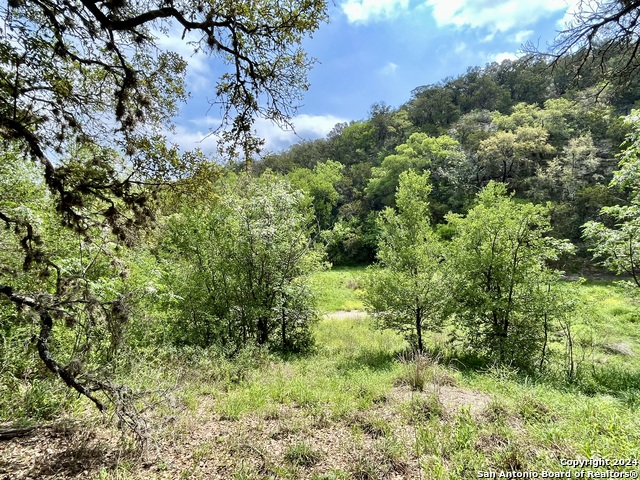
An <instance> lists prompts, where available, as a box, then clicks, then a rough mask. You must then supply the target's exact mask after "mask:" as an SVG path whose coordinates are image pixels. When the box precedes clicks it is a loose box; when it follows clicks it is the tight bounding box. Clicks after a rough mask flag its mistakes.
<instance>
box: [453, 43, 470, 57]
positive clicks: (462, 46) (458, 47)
mask: <svg viewBox="0 0 640 480" xmlns="http://www.w3.org/2000/svg"><path fill="white" fill-rule="evenodd" d="M466 50H467V44H466V43H464V42H459V43H457V44H456V46H455V47H454V48H453V51H454V52H455V53H456V55H460V54H461V53H462V52H464V51H466Z"/></svg>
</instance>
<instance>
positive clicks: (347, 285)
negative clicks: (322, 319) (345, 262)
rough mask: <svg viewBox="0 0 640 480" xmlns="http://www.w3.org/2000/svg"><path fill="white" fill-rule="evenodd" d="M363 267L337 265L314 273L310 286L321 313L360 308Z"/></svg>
mask: <svg viewBox="0 0 640 480" xmlns="http://www.w3.org/2000/svg"><path fill="white" fill-rule="evenodd" d="M364 271H365V267H339V268H333V269H331V270H326V271H324V272H319V273H316V274H315V275H314V276H313V278H312V281H311V286H312V289H313V291H314V293H315V294H316V296H317V298H318V308H319V309H320V311H321V312H323V313H328V312H336V311H339V310H345V311H349V310H362V308H363V304H362V297H361V293H362V275H363V273H364Z"/></svg>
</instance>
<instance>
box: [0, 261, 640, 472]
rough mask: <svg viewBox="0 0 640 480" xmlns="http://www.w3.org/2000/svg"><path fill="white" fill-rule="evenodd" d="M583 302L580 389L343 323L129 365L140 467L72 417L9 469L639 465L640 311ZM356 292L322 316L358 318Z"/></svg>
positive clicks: (6, 459)
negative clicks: (286, 340) (137, 404)
mask: <svg viewBox="0 0 640 480" xmlns="http://www.w3.org/2000/svg"><path fill="white" fill-rule="evenodd" d="M357 271H358V270H356V271H355V272H353V271H350V270H348V271H339V272H338V273H337V274H335V275H334V272H330V273H331V274H332V275H334V277H331V275H327V274H326V272H325V274H324V275H325V277H324V278H325V280H326V281H328V280H331V278H333V279H334V280H336V279H340V278H344V276H346V275H347V273H348V274H350V275H353V274H355V273H357ZM336 289H337V287H336ZM580 291H581V295H583V296H584V298H585V299H586V300H588V301H590V302H592V303H591V304H590V305H589V307H588V308H587V309H585V312H586V313H584V312H583V313H582V315H583V316H584V318H582V319H579V320H580V322H578V319H576V323H580V325H579V327H580V329H582V330H581V332H580V335H579V337H580V338H581V339H583V340H584V342H585V345H583V346H582V347H581V349H582V350H581V351H585V352H587V353H586V354H585V357H584V359H583V360H582V363H581V369H580V372H579V377H578V378H577V379H576V381H575V382H573V383H567V382H566V381H562V380H561V379H560V378H559V377H558V376H555V375H553V374H548V375H545V376H538V377H527V376H524V375H520V374H518V373H516V372H514V371H513V370H511V369H509V368H507V367H495V366H494V367H491V366H485V367H483V368H481V369H477V368H476V369H472V368H468V367H465V366H464V364H463V363H461V362H459V361H453V360H452V359H451V358H448V357H447V356H446V355H444V354H439V355H434V356H431V357H429V356H418V357H416V356H414V355H411V354H409V353H407V352H406V344H405V342H404V341H403V339H402V338H401V337H399V336H398V335H397V334H395V333H394V332H390V331H378V330H375V329H374V328H373V325H372V322H371V321H370V320H369V319H368V318H366V317H362V316H361V317H357V316H354V315H337V316H332V317H325V318H324V319H323V320H321V322H320V323H319V324H318V325H317V326H316V330H315V336H316V341H317V345H318V347H317V349H316V351H315V352H314V353H313V354H310V355H306V356H294V357H289V358H281V357H277V356H274V355H271V354H268V353H266V352H264V351H261V350H256V349H253V350H247V351H245V352H242V353H241V354H240V355H239V356H238V358H236V359H235V360H234V361H229V360H227V359H225V358H222V357H221V356H219V355H218V354H216V353H215V352H213V351H197V350H194V351H191V352H186V351H181V352H165V353H164V354H163V355H162V356H161V357H157V358H156V360H155V361H153V362H151V361H149V359H147V360H146V361H139V363H137V364H135V365H132V366H131V370H130V371H131V372H132V373H131V374H129V378H127V380H128V381H129V382H133V383H134V384H135V385H136V388H138V389H146V390H151V391H153V392H154V393H153V394H151V395H150V396H149V397H148V398H147V401H149V400H151V404H152V405H155V406H154V407H153V408H152V409H150V410H149V411H148V412H147V415H148V416H149V421H150V425H152V426H153V443H152V447H150V449H149V451H148V452H147V453H146V454H145V457H144V458H142V459H140V458H138V457H136V456H133V455H132V454H131V452H130V448H129V449H128V447H130V445H128V444H127V442H126V441H124V440H120V441H119V440H118V436H117V434H115V435H114V433H115V431H114V429H113V428H112V427H110V426H109V425H110V424H107V425H100V422H101V421H102V420H101V419H100V418H101V417H97V416H96V415H95V413H93V412H92V411H85V412H84V413H83V412H78V411H77V408H76V410H75V411H73V412H70V415H74V416H75V418H76V419H78V418H80V419H81V420H80V421H79V423H78V424H77V426H75V427H73V426H72V427H69V428H68V429H67V430H65V432H67V433H60V432H59V431H53V430H43V431H42V432H41V433H39V434H38V435H39V436H38V437H33V438H29V439H26V440H25V439H15V440H12V441H10V442H5V443H4V445H3V446H4V447H5V448H4V449H3V450H2V452H1V453H2V456H1V457H0V473H6V474H8V475H9V477H10V478H13V476H15V477H17V478H21V477H20V476H21V475H22V476H31V477H37V478H53V477H55V478H65V477H74V476H77V475H80V476H84V477H87V476H89V478H100V479H105V480H106V479H133V478H136V479H137V478H167V479H169V478H171V479H173V478H202V479H204V478H207V479H209V478H225V479H226V478H229V479H294V478H304V479H315V480H320V479H325V480H326V479H377V478H397V479H401V478H424V479H471V478H478V472H481V471H495V472H500V471H510V470H517V471H536V472H542V471H563V472H566V471H569V470H570V469H569V468H568V467H564V466H562V465H561V464H560V460H561V459H579V458H591V457H599V458H604V459H618V458H628V459H640V410H639V403H640V402H638V401H637V398H638V393H639V391H640V382H638V381H637V379H638V374H639V373H638V372H639V371H640V365H639V363H638V358H637V355H638V352H640V349H639V347H640V345H639V344H638V329H637V326H636V325H637V324H636V323H635V320H634V319H635V318H636V314H637V305H636V303H635V302H634V301H633V300H632V299H630V298H628V297H626V296H625V295H624V294H623V293H622V291H620V290H617V289H615V288H613V287H612V286H611V285H609V284H602V283H598V284H593V283H589V284H586V285H583V286H582V287H581V290H580ZM353 292H354V291H352V290H351V289H350V291H349V292H347V293H345V295H344V296H343V297H342V298H343V300H339V301H338V300H336V301H332V302H333V303H331V302H329V301H325V303H324V308H325V309H326V310H331V309H335V310H345V309H347V308H345V307H344V298H349V296H352V295H353ZM326 298H329V297H326ZM333 298H334V299H335V298H338V297H337V296H336V295H333ZM340 302H342V303H340ZM434 338H440V337H434ZM587 340H589V341H590V342H591V343H589V341H587ZM581 341H582V340H581ZM613 344H624V347H622V346H618V347H611V345H613ZM149 358H152V356H149ZM134 373H135V375H133V374H134ZM634 398H635V399H636V400H634ZM154 402H155V403H154ZM74 405H76V407H77V403H74ZM70 432H71V433H70ZM73 432H75V435H76V436H75V437H74V436H73V435H72V433H73ZM78 432H94V433H91V434H90V435H89V434H85V435H80V436H78V435H77V434H78ZM71 438H74V439H75V440H70V439H71ZM43 458H44V459H45V460H44V461H43V460H42V459H43ZM33 459H40V460H39V461H38V462H36V461H35V460H33ZM79 459H81V460H82V462H81V465H82V467H78V465H77V463H74V462H78V461H79ZM625 468H626V469H627V470H638V467H635V466H629V467H625ZM612 469H613V470H620V468H618V467H616V468H612ZM592 470H593V469H592ZM622 470H624V468H622ZM85 471H86V472H87V473H83V472H85Z"/></svg>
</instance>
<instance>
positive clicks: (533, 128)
mask: <svg viewBox="0 0 640 480" xmlns="http://www.w3.org/2000/svg"><path fill="white" fill-rule="evenodd" d="M589 73H590V75H584V76H581V77H580V79H579V81H578V82H576V81H575V78H574V77H573V71H572V70H569V69H566V68H565V69H563V68H562V67H560V66H556V67H555V68H551V66H550V65H549V64H548V63H546V62H543V61H533V60H530V59H528V60H527V59H523V60H518V61H508V60H505V61H504V62H502V63H501V64H497V63H493V64H489V65H486V66H484V67H473V68H469V70H468V71H467V73H465V74H464V75H461V76H460V77H457V78H450V79H445V80H443V81H441V82H439V83H438V84H434V85H426V86H420V87H417V88H415V89H414V91H413V92H412V97H411V98H410V99H408V101H407V102H406V103H405V104H404V105H402V106H400V107H399V108H392V107H389V106H387V105H383V104H378V103H374V104H373V106H372V107H371V111H370V114H369V117H368V118H367V119H365V120H362V121H356V122H351V123H349V124H346V123H345V124H338V125H336V126H335V128H334V129H333V131H332V132H331V133H330V134H329V135H328V136H327V138H326V139H320V140H314V141H308V142H302V143H299V144H297V145H294V146H293V147H291V148H290V149H288V150H287V151H285V152H282V153H278V154H272V155H267V156H266V157H265V158H263V159H262V160H260V161H258V162H256V163H255V166H254V169H255V171H256V172H258V173H260V172H262V171H264V170H265V169H270V170H272V171H274V172H277V173H280V174H282V175H285V176H286V177H287V179H288V180H289V181H290V182H291V183H292V184H293V185H295V186H297V187H298V188H301V189H303V190H304V191H305V192H307V193H308V194H310V195H312V196H313V198H314V206H315V210H316V214H317V216H318V222H319V226H320V228H321V229H323V230H326V231H327V233H326V234H325V238H326V241H327V243H328V248H329V256H330V259H331V261H333V262H334V263H335V264H353V263H368V262H371V261H373V259H374V257H375V250H376V231H375V220H374V219H375V217H376V215H377V212H379V211H381V210H382V209H383V208H384V207H387V206H394V195H395V191H396V188H397V186H398V178H399V175H400V174H401V173H402V172H403V171H406V170H409V169H414V170H416V171H418V172H423V171H430V172H431V183H432V186H433V191H432V193H431V197H430V198H431V201H430V215H431V217H432V221H433V222H435V223H441V222H442V221H443V218H444V216H445V215H446V214H447V213H448V212H455V213H462V212H464V211H466V210H467V209H468V208H469V206H470V202H471V201H472V199H473V197H474V195H475V194H476V193H477V192H478V191H479V190H480V189H482V188H483V187H484V186H485V185H486V184H487V183H488V182H489V181H491V180H495V181H499V182H503V183H505V184H506V185H507V186H508V190H509V191H510V192H515V194H516V197H517V198H520V199H523V200H526V201H532V202H536V203H546V202H551V205H550V211H551V216H552V225H553V233H552V234H553V235H554V236H556V237H558V238H568V239H570V240H571V241H572V242H574V243H576V244H577V245H579V247H580V251H579V255H580V256H581V257H587V256H588V253H587V252H586V248H585V247H584V246H583V245H582V239H581V235H582V231H581V226H582V225H583V224H584V223H585V222H586V221H588V220H593V219H595V218H596V217H597V215H598V213H599V211H600V208H601V207H603V206H606V205H612V204H617V203H625V201H626V198H625V196H624V194H623V193H621V192H619V191H615V190H610V189H609V188H608V185H609V182H610V181H611V178H612V172H613V171H614V170H615V169H616V167H617V163H618V159H617V155H618V154H619V153H620V148H621V144H622V143H623V141H624V138H625V135H626V134H627V133H628V132H629V127H628V126H625V125H624V123H623V122H622V118H621V117H622V116H624V115H628V114H629V113H630V111H631V109H632V108H633V107H634V106H635V105H636V102H637V101H638V99H639V98H640V83H638V82H637V81H634V82H633V83H632V84H631V85H629V86H628V87H627V88H625V89H624V90H623V91H618V90H613V89H608V88H605V87H604V86H603V81H604V80H603V78H602V77H601V76H599V75H598V71H597V70H590V71H589ZM372 100H374V99H372Z"/></svg>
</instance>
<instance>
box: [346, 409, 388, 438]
mask: <svg viewBox="0 0 640 480" xmlns="http://www.w3.org/2000/svg"><path fill="white" fill-rule="evenodd" d="M353 423H354V425H357V426H358V427H360V428H361V429H362V431H363V432H364V433H366V434H367V435H370V436H372V437H374V438H379V437H386V436H387V435H389V434H390V433H391V426H390V425H389V423H388V422H387V421H386V420H385V419H384V418H380V417H374V416H363V415H359V414H358V415H356V417H355V419H354V421H353Z"/></svg>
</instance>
